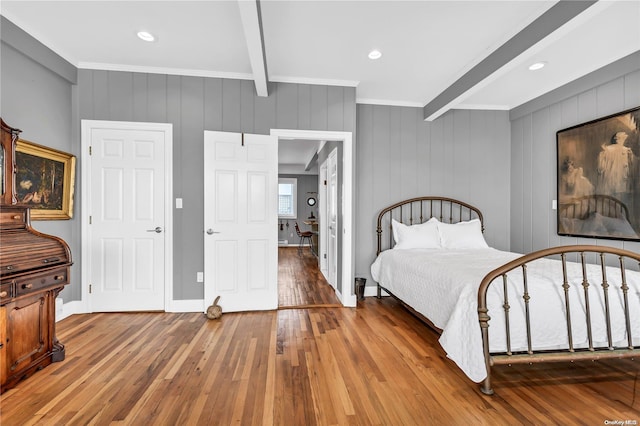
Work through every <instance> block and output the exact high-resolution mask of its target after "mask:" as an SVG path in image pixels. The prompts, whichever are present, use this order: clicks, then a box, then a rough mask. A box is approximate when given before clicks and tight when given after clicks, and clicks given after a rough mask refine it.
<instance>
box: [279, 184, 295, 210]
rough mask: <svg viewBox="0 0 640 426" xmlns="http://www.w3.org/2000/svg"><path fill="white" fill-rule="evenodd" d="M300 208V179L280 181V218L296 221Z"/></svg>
mask: <svg viewBox="0 0 640 426" xmlns="http://www.w3.org/2000/svg"><path fill="white" fill-rule="evenodd" d="M297 206H298V179H295V178H279V179H278V217H279V218H281V219H296V218H297V215H296V210H297V208H296V207H297Z"/></svg>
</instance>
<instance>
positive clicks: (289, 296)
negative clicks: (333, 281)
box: [278, 247, 342, 309]
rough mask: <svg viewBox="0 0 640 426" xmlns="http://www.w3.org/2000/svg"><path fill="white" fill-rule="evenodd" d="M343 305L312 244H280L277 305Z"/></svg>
mask: <svg viewBox="0 0 640 426" xmlns="http://www.w3.org/2000/svg"><path fill="white" fill-rule="evenodd" d="M319 306H323V307H332V306H333V307H340V306H342V305H341V303H340V301H339V300H338V297H337V296H336V292H335V290H334V289H333V287H331V285H330V284H329V283H328V282H327V280H326V279H325V278H324V276H323V275H322V272H320V268H319V267H318V258H317V257H316V256H315V255H314V254H313V253H312V252H311V250H310V249H309V247H303V248H302V249H300V250H299V249H298V247H278V308H280V309H291V308H299V307H319Z"/></svg>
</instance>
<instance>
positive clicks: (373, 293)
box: [364, 285, 389, 297]
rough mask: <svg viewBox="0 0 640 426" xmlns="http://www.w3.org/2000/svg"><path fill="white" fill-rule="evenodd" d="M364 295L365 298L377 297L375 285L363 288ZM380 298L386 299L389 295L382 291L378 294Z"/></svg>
mask: <svg viewBox="0 0 640 426" xmlns="http://www.w3.org/2000/svg"><path fill="white" fill-rule="evenodd" d="M364 295H365V297H366V296H377V295H378V286H375V285H370V286H365V288H364ZM380 295H381V296H384V297H387V296H389V293H387V292H386V291H384V290H382V291H381V292H380Z"/></svg>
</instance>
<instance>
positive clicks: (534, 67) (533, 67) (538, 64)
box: [529, 62, 547, 71]
mask: <svg viewBox="0 0 640 426" xmlns="http://www.w3.org/2000/svg"><path fill="white" fill-rule="evenodd" d="M545 65H547V63H546V62H536V63H535V64H531V65H529V69H530V70H531V71H535V70H539V69H541V68H544V66H545Z"/></svg>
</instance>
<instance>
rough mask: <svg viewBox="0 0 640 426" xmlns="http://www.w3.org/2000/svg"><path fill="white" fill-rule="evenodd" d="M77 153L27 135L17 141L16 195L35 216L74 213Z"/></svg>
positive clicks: (65, 216) (59, 216)
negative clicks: (36, 141) (25, 138)
mask: <svg viewBox="0 0 640 426" xmlns="http://www.w3.org/2000/svg"><path fill="white" fill-rule="evenodd" d="M75 172H76V157H75V156H74V155H71V154H68V153H66V152H63V151H58V150H56V149H53V148H49V147H46V146H42V145H38V144H36V143H33V142H29V141H27V140H24V139H18V141H17V143H16V197H17V199H18V204H20V205H24V206H27V207H30V208H31V219H32V220H61V219H62V220H65V219H71V218H72V217H73V195H74V186H75Z"/></svg>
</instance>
